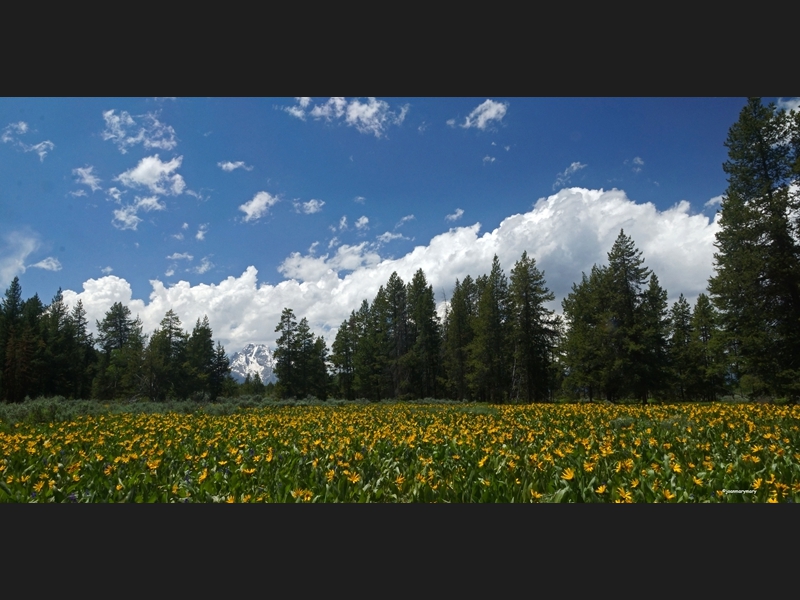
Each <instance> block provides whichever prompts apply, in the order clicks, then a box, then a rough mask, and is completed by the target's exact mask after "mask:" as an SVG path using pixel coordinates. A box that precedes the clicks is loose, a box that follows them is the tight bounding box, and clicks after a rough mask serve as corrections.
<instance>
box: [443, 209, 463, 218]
mask: <svg viewBox="0 0 800 600" xmlns="http://www.w3.org/2000/svg"><path fill="white" fill-rule="evenodd" d="M463 215H464V210H463V209H461V208H457V209H456V211H455V212H454V213H452V214H450V215H447V216H446V217H445V219H446V220H448V221H458V220H459V219H460V218H461V217H462V216H463Z"/></svg>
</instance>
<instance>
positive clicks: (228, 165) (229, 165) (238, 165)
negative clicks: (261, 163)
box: [217, 160, 253, 173]
mask: <svg viewBox="0 0 800 600" xmlns="http://www.w3.org/2000/svg"><path fill="white" fill-rule="evenodd" d="M217 166H218V167H219V168H220V169H222V170H223V171H227V172H228V173H230V172H231V171H235V170H236V169H244V170H245V171H252V170H253V167H251V166H248V165H246V164H244V161H243V160H237V161H236V162H231V161H229V160H228V161H225V162H218V163H217Z"/></svg>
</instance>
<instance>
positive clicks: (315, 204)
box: [294, 198, 325, 215]
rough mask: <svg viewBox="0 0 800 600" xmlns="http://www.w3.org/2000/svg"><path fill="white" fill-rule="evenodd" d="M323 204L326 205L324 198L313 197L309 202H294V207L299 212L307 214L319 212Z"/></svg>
mask: <svg viewBox="0 0 800 600" xmlns="http://www.w3.org/2000/svg"><path fill="white" fill-rule="evenodd" d="M323 206H325V201H324V200H315V199H313V198H312V199H311V200H309V201H308V202H297V201H295V202H294V209H295V210H296V211H297V212H301V213H305V214H307V215H313V214H314V213H318V212H319V211H321V210H322V207H323Z"/></svg>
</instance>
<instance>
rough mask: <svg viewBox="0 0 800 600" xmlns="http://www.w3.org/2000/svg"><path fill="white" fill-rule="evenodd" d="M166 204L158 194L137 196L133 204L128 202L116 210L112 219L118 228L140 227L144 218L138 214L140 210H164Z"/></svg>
mask: <svg viewBox="0 0 800 600" xmlns="http://www.w3.org/2000/svg"><path fill="white" fill-rule="evenodd" d="M165 208H166V205H165V204H164V203H163V202H161V201H160V200H159V199H158V196H148V197H146V198H140V197H138V196H137V197H136V200H135V201H134V203H133V204H127V205H124V206H122V208H118V209H115V210H114V218H113V219H112V220H111V223H112V225H114V227H116V228H117V229H123V230H124V229H133V230H134V231H135V230H136V229H137V228H138V226H139V223H141V222H142V219H141V218H140V217H138V216H137V213H138V212H139V211H140V210H143V211H145V212H150V211H151V210H164V209H165Z"/></svg>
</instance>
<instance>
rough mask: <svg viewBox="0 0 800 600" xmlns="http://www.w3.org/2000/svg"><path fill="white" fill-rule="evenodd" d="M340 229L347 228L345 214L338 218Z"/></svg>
mask: <svg viewBox="0 0 800 600" xmlns="http://www.w3.org/2000/svg"><path fill="white" fill-rule="evenodd" d="M342 229H347V215H342V218H341V219H339V231H341V230H342Z"/></svg>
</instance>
